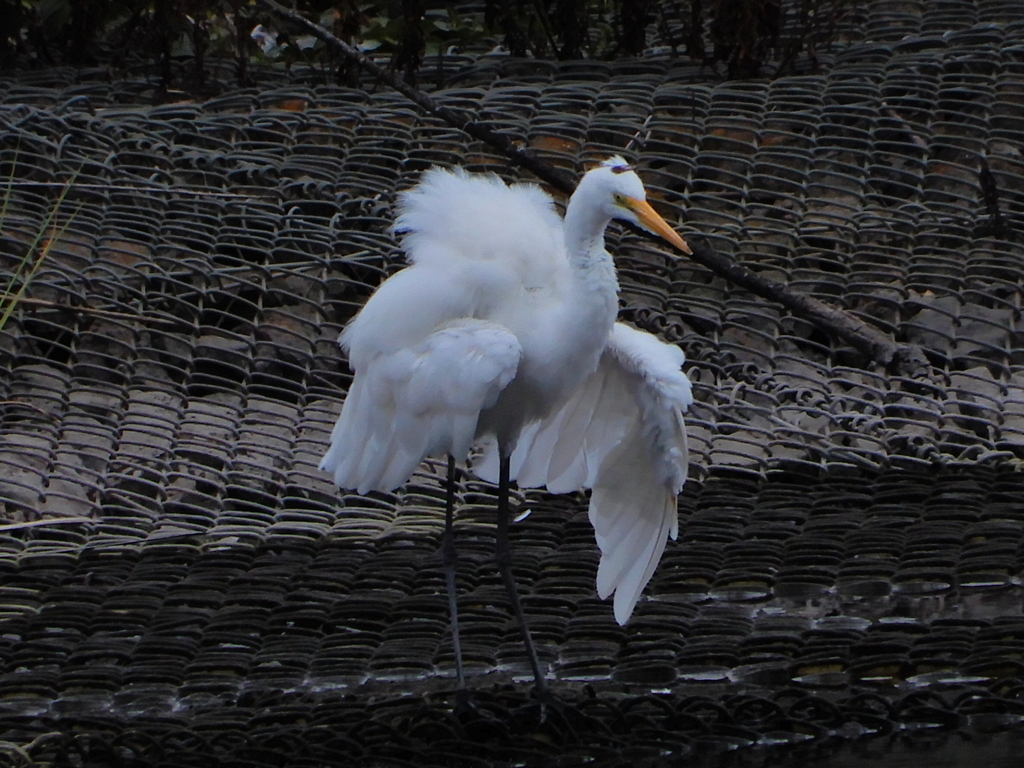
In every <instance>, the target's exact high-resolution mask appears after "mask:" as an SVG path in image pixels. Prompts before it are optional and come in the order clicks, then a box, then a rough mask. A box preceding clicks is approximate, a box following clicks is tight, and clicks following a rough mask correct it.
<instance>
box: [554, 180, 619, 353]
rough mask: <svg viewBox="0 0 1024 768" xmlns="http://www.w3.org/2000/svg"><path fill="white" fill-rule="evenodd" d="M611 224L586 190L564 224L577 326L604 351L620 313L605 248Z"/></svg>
mask: <svg viewBox="0 0 1024 768" xmlns="http://www.w3.org/2000/svg"><path fill="white" fill-rule="evenodd" d="M609 221H611V218H610V217H609V216H608V215H607V214H606V213H603V212H602V211H601V208H600V206H598V205H596V204H594V202H593V201H592V200H591V199H590V198H589V195H588V194H587V190H585V189H582V190H578V191H577V193H576V194H575V195H573V196H572V199H571V200H570V201H569V207H568V208H567V209H566V212H565V223H564V225H563V232H564V234H565V247H566V252H567V254H568V257H569V268H570V272H571V274H572V279H573V283H574V291H575V293H576V296H575V299H574V300H573V301H572V302H571V305H572V307H571V311H572V312H573V313H574V314H575V322H573V324H574V325H576V326H577V329H576V330H577V332H578V333H579V334H580V335H581V336H582V337H588V336H591V335H594V336H595V339H594V342H595V343H596V344H598V345H599V347H601V348H603V346H604V337H605V335H606V334H607V333H608V332H609V331H610V330H611V326H612V323H614V322H615V316H616V314H617V310H618V291H619V283H618V279H617V277H616V275H615V264H614V262H613V261H612V257H611V256H610V255H609V254H608V252H607V251H606V250H605V248H604V230H605V227H607V226H608V222H609ZM598 337H599V338H598Z"/></svg>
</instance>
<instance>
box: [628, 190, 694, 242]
mask: <svg viewBox="0 0 1024 768" xmlns="http://www.w3.org/2000/svg"><path fill="white" fill-rule="evenodd" d="M626 204H627V205H628V206H629V207H630V209H632V211H633V213H635V214H636V217H637V218H638V219H639V220H640V224H641V225H642V226H643V228H644V229H646V230H647V231H648V232H653V233H654V234H656V235H658V236H659V237H662V238H664V239H665V240H668V241H669V242H670V243H672V245H674V246H675V247H676V248H678V249H679V250H681V251H682V252H683V253H692V251H691V250H690V246H688V245H687V244H686V241H685V240H683V238H682V237H680V236H679V233H678V232H676V231H675V230H674V229H672V227H670V226H669V224H668V222H667V221H665V220H664V219H663V218H661V216H659V215H658V212H657V211H656V210H654V209H653V208H651V204H650V203H648V202H647V201H646V200H640V199H638V198H636V197H627V198H626Z"/></svg>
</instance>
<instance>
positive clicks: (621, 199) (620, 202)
mask: <svg viewBox="0 0 1024 768" xmlns="http://www.w3.org/2000/svg"><path fill="white" fill-rule="evenodd" d="M615 204H616V205H617V206H619V207H621V208H628V207H629V204H628V203H627V202H626V196H625V195H620V194H618V193H616V194H615Z"/></svg>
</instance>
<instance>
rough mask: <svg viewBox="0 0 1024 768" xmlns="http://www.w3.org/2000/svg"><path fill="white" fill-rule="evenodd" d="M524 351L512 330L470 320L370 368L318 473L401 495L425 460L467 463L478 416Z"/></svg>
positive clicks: (358, 381)
mask: <svg viewBox="0 0 1024 768" xmlns="http://www.w3.org/2000/svg"><path fill="white" fill-rule="evenodd" d="M521 351H522V350H521V348H520V346H519V342H518V341H517V340H516V337H515V336H514V335H513V334H512V333H510V332H509V331H508V330H506V329H504V328H502V327H501V326H499V325H497V324H495V323H491V322H488V321H485V320H474V319H469V318H464V319H461V320H456V321H453V322H450V323H447V324H445V325H443V326H442V327H441V328H439V329H437V330H435V331H434V332H433V333H430V334H428V335H427V336H426V337H425V338H424V339H423V340H422V341H421V342H420V343H418V344H416V345H415V346H413V347H411V348H409V349H401V350H397V351H395V352H391V353H381V354H379V355H377V356H376V357H373V358H371V359H370V360H369V361H365V362H364V365H363V366H362V367H361V369H357V370H356V376H355V379H354V380H353V383H352V387H351V389H350V391H349V394H348V397H347V398H346V400H345V403H344V405H343V406H342V410H341V415H340V416H339V417H338V422H337V424H336V425H335V427H334V431H333V433H332V435H331V446H330V448H329V449H328V451H327V453H326V454H325V455H324V457H323V459H322V460H321V462H320V468H321V469H323V470H325V471H327V472H330V473H331V474H333V476H334V481H335V483H337V484H338V485H339V486H341V487H342V488H356V489H357V490H358V491H359V493H366V492H368V491H371V490H378V491H389V490H393V489H394V488H396V487H398V486H399V485H401V484H402V483H403V482H405V481H406V480H407V479H408V478H409V477H410V476H411V475H412V473H413V472H414V471H415V469H416V467H417V466H419V464H420V462H421V461H423V459H424V458H426V457H427V456H441V455H444V454H448V453H450V454H452V455H453V456H455V457H456V458H459V459H464V458H465V457H466V455H467V454H468V452H469V449H470V447H471V446H472V443H473V439H474V436H475V431H476V424H477V418H478V416H479V414H480V411H481V410H483V409H485V408H488V407H490V406H491V405H493V404H494V402H495V401H496V400H497V398H498V395H499V394H500V393H501V391H502V390H503V389H504V388H505V387H506V386H507V385H508V383H509V382H510V381H511V380H512V379H513V378H514V377H515V374H516V370H517V368H518V365H519V357H520V353H521Z"/></svg>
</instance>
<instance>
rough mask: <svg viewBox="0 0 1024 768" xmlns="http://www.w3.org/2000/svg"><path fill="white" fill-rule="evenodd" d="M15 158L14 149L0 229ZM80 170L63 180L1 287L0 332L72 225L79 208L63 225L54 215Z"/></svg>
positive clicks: (11, 189) (10, 191)
mask: <svg viewBox="0 0 1024 768" xmlns="http://www.w3.org/2000/svg"><path fill="white" fill-rule="evenodd" d="M17 158H18V155H17V151H16V152H15V156H14V163H13V165H12V168H11V173H10V175H9V176H8V177H7V189H6V190H5V191H4V199H3V204H2V205H0V231H3V230H4V229H5V228H6V225H7V221H8V206H9V204H10V201H11V197H12V194H13V192H14V183H15V182H14V168H15V167H16V166H17ZM80 171H81V169H80V168H79V169H78V170H76V171H75V172H74V173H72V174H71V176H70V178H68V180H67V181H66V182H65V183H64V186H63V187H62V188H61V191H60V194H59V195H57V199H56V201H55V202H54V204H53V205H52V206H51V207H50V209H49V211H47V213H46V218H45V219H44V220H43V222H42V224H40V226H39V228H38V229H37V231H36V233H35V235H34V237H33V238H32V241H31V243H29V246H28V248H27V249H26V251H25V255H24V256H22V257H21V261H20V262H18V264H17V266H16V267H15V269H14V273H13V274H12V275H11V276H10V277H9V278H8V279H7V280H6V282H5V283H4V284H3V285H2V286H0V287H2V289H3V292H2V293H0V331H2V330H3V329H4V328H5V327H6V326H7V321H8V320H9V319H10V317H11V315H13V314H14V310H15V309H17V308H18V305H19V304H20V303H21V301H22V300H23V299H24V298H25V293H26V292H27V291H28V286H29V283H31V282H32V278H34V277H35V276H36V273H37V272H39V268H40V267H42V265H43V262H45V261H46V259H47V257H48V256H49V255H50V251H51V250H53V246H54V244H55V243H56V242H58V241H59V240H60V239H61V238H62V237H63V236H64V233H65V232H67V230H68V227H70V226H71V224H72V222H74V220H75V217H77V216H78V213H79V211H80V210H81V207H80V206H79V207H77V208H75V210H74V211H73V212H72V213H71V215H70V216H69V217H68V218H67V219H66V220H65V221H64V222H63V223H62V224H60V225H57V224H56V220H57V217H58V215H59V214H60V211H61V208H62V207H63V205H64V202H65V200H66V199H67V195H68V192H70V191H71V188H72V186H74V183H75V179H77V178H78V174H79V172H80Z"/></svg>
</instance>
